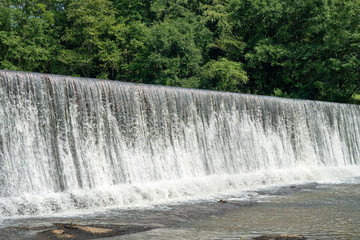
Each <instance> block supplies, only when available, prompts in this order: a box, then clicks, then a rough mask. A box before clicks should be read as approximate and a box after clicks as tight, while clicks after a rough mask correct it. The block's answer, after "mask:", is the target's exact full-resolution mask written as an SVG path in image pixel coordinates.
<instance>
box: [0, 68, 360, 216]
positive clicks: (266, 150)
mask: <svg viewBox="0 0 360 240" xmlns="http://www.w3.org/2000/svg"><path fill="white" fill-rule="evenodd" d="M359 165H360V106H357V105H346V104H336V103H325V102H314V101H304V100H290V99H282V98H273V97H260V96H252V95H244V94H234V93H220V92H214V91H202V90H193V89H182V88H170V87H161V86H152V85H143V84H133V83H123V82H112V81H105V80H95V79H84V78H74V77H65V76H55V75H46V74H37V73H23V72H12V71H0V217H11V216H16V215H38V214H51V213H56V212H65V211H69V210H74V209H93V208H102V207H106V206H116V207H122V206H136V205H138V204H143V203H157V202H164V201H165V202H166V201H168V200H171V199H182V198H205V197H208V196H216V195H217V194H221V193H226V192H229V191H240V190H243V189H247V188H252V187H258V186H261V185H267V184H282V183H289V182H294V181H321V180H336V179H337V178H341V177H344V175H345V176H359V175H360V168H359Z"/></svg>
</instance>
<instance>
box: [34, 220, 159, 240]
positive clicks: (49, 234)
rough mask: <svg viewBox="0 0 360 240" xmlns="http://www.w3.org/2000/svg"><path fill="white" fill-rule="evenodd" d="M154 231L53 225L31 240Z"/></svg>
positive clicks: (132, 226) (90, 237)
mask: <svg viewBox="0 0 360 240" xmlns="http://www.w3.org/2000/svg"><path fill="white" fill-rule="evenodd" d="M151 229H154V227H150V226H138V225H77V224H60V223H58V224H54V228H53V229H49V230H46V231H42V232H39V233H38V234H37V235H36V236H35V237H34V238H32V240H45V239H54V240H56V239H79V240H81V239H98V238H105V237H113V236H118V235H124V234H130V233H137V232H143V231H148V230H151Z"/></svg>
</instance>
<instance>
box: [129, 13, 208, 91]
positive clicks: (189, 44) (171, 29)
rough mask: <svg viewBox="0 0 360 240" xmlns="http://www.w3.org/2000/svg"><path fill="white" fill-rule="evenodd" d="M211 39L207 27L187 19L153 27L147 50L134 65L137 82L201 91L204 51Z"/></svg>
mask: <svg viewBox="0 0 360 240" xmlns="http://www.w3.org/2000/svg"><path fill="white" fill-rule="evenodd" d="M210 38H211V33H210V32H209V31H208V30H207V29H206V28H205V27H204V26H201V25H200V26H199V25H198V26H196V25H195V24H193V22H191V21H188V20H186V19H167V20H165V21H162V22H160V23H158V24H156V25H154V26H152V27H150V28H149V30H148V33H147V37H146V41H145V47H144V49H143V51H142V52H141V53H140V54H139V55H138V57H137V58H136V59H135V61H134V63H133V65H132V68H133V69H134V70H135V71H136V77H137V79H138V80H137V81H141V82H145V83H154V84H163V85H168V86H183V87H198V80H197V75H198V74H199V72H200V66H201V64H202V62H203V57H202V50H203V49H202V48H204V47H206V46H207V42H209V41H210ZM191 82H192V83H191Z"/></svg>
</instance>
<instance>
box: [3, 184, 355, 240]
mask: <svg viewBox="0 0 360 240" xmlns="http://www.w3.org/2000/svg"><path fill="white" fill-rule="evenodd" d="M217 200H218V199H209V200H202V201H187V202H181V203H179V202H178V203H172V204H166V205H157V206H153V207H147V208H133V209H117V208H112V209H107V210H106V211H102V212H96V213H95V212H94V213H87V214H81V215H77V214H73V215H63V216H58V217H42V218H34V217H32V218H15V219H14V218H12V219H7V220H5V221H3V223H2V226H3V228H2V229H1V230H0V233H1V234H0V236H1V237H0V239H9V236H11V239H25V238H26V237H31V236H34V235H31V234H34V233H35V232H31V231H30V232H29V231H27V230H23V231H21V230H19V229H26V228H34V227H36V226H44V225H51V224H52V223H54V222H63V223H69V222H73V223H77V224H98V223H106V224H140V225H151V226H155V227H156V229H154V230H151V231H147V232H142V233H136V234H130V235H125V236H121V237H120V236H119V237H112V238H108V239H113V240H114V239H239V238H240V239H251V238H252V237H256V236H261V235H266V234H298V235H302V236H306V237H308V238H309V239H360V230H359V229H360V228H359V226H360V214H359V213H360V179H353V182H352V183H346V184H317V183H310V184H305V185H296V186H295V185H288V186H278V187H271V188H264V189H258V190H255V191H248V192H246V193H244V192H243V193H239V194H238V195H231V196H227V197H224V198H223V200H225V201H226V202H225V203H219V202H218V201H217ZM6 225H7V226H9V225H11V226H12V227H10V228H6V227H5V226H6ZM14 226H17V228H14ZM19 227H20V228H19Z"/></svg>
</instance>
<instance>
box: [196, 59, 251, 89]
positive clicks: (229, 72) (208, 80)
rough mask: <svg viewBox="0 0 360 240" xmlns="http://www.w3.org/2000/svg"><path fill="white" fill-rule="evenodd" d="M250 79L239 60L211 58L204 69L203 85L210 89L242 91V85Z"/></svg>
mask: <svg viewBox="0 0 360 240" xmlns="http://www.w3.org/2000/svg"><path fill="white" fill-rule="evenodd" d="M247 81H248V77H247V75H246V72H245V71H244V69H243V66H242V64H241V63H239V62H233V61H229V60H227V59H226V58H220V59H219V60H217V61H215V60H211V61H210V62H208V63H207V64H206V65H205V66H204V68H203V71H202V82H203V86H204V87H205V88H208V89H214V90H218V91H228V92H240V89H241V87H242V86H243V85H244V84H245V83H246V82H247Z"/></svg>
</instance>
